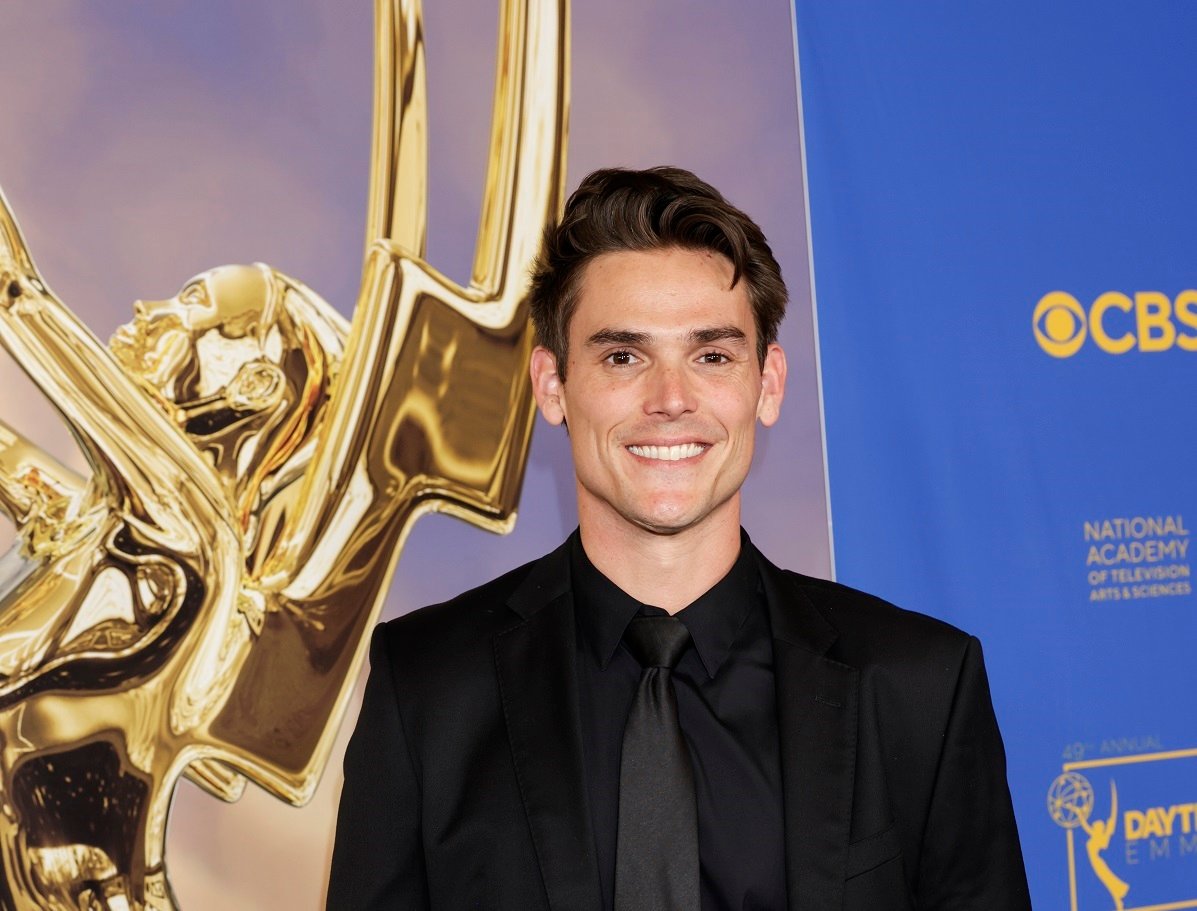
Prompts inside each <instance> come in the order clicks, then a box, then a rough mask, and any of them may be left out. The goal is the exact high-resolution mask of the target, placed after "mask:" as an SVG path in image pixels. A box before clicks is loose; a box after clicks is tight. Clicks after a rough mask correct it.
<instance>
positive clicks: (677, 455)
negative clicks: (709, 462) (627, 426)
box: [628, 443, 707, 462]
mask: <svg viewBox="0 0 1197 911" xmlns="http://www.w3.org/2000/svg"><path fill="white" fill-rule="evenodd" d="M706 448H707V447H706V446H704V445H703V444H702V443H678V444H677V445H676V446H636V445H633V446H629V447H628V452H630V453H631V454H632V455H638V456H640V457H641V458H642V459H657V460H658V461H661V462H678V461H680V460H682V459H692V458H694V456H697V455H702V454H703V452H705V451H706Z"/></svg>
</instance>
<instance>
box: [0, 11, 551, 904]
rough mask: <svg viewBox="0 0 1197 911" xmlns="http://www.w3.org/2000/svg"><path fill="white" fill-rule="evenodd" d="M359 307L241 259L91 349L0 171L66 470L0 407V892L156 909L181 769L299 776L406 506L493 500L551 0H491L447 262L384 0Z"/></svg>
mask: <svg viewBox="0 0 1197 911" xmlns="http://www.w3.org/2000/svg"><path fill="white" fill-rule="evenodd" d="M376 14H377V19H376V22H377V35H376V52H377V60H376V84H375V115H374V143H373V163H372V174H371V188H370V197H369V198H370V203H369V212H368V216H367V250H366V257H365V265H364V271H363V278H362V287H361V292H360V295H359V299H358V302H357V307H356V310H355V311H354V316H353V322H352V325H346V324H345V322H344V320H343V319H341V317H339V316H338V315H337V313H336V312H335V311H334V310H333V309H332V308H331V307H329V306H328V305H327V304H326V303H325V302H324V301H322V300H321V299H320V298H319V297H318V296H317V295H316V294H314V293H313V292H312V291H311V290H309V289H308V288H306V287H304V286H303V285H302V284H300V283H299V282H297V281H295V280H294V279H291V278H289V277H287V276H285V275H282V274H281V273H278V272H276V271H274V270H273V269H270V268H269V267H268V266H264V265H260V264H258V265H253V266H224V267H220V268H217V269H213V270H211V271H210V272H207V273H204V274H203V275H200V276H197V277H196V278H194V279H192V280H191V281H189V282H188V283H187V284H186V285H184V286H183V288H182V289H181V290H180V292H179V293H178V295H176V296H175V297H174V298H171V299H170V300H168V301H157V302H138V303H137V304H136V305H135V308H134V317H133V320H132V321H131V322H129V323H128V324H126V325H125V326H122V327H121V328H120V329H118V330H117V332H116V333H115V334H114V335H113V337H112V339H111V341H110V342H109V344H108V346H107V347H105V346H104V345H102V344H101V343H100V342H99V341H98V340H97V339H96V338H95V336H93V335H92V333H91V332H89V331H88V329H87V328H86V327H85V326H84V325H83V324H82V323H81V322H80V321H79V320H78V319H76V318H75V316H74V315H73V314H72V313H71V311H70V310H69V309H67V308H66V307H65V306H64V305H63V304H62V303H61V302H60V301H59V300H58V299H57V298H56V297H55V296H54V295H53V293H52V292H51V291H50V290H49V288H48V287H47V285H46V283H45V282H44V281H43V279H42V277H41V275H40V274H39V273H38V271H37V269H36V267H35V266H34V264H33V261H32V258H31V257H30V255H29V253H28V250H27V248H26V245H25V241H24V239H23V237H22V236H21V233H20V230H19V229H18V227H17V224H16V221H15V219H14V218H13V216H12V213H11V211H10V209H9V207H8V203H7V201H6V200H4V199H3V197H2V196H0V343H3V345H4V346H5V348H7V349H8V351H9V352H10V353H11V354H12V356H13V357H14V359H15V360H16V361H17V363H18V364H19V365H20V366H21V367H22V369H23V370H24V371H25V372H26V373H27V374H28V375H29V376H30V377H31V378H32V379H33V381H34V382H35V383H36V384H37V385H38V386H39V387H40V388H41V389H42V391H43V392H44V393H45V394H46V395H47V397H48V398H49V400H50V401H51V402H52V403H54V405H55V406H56V407H57V408H58V410H59V412H60V413H61V414H62V416H63V418H64V420H65V421H66V423H67V425H68V426H69V427H70V429H71V430H72V432H73V434H74V436H75V438H76V440H77V441H78V443H79V445H80V447H81V448H82V450H83V453H84V455H85V457H86V459H87V461H88V463H89V465H90V468H91V473H90V476H88V477H86V478H83V477H78V476H77V475H75V474H74V473H73V472H71V471H69V470H68V469H66V468H64V467H63V466H61V465H60V464H58V463H57V462H56V461H55V460H54V459H53V458H51V457H50V456H48V455H47V454H46V453H44V452H42V451H41V450H40V449H38V447H37V446H36V445H34V444H33V443H31V442H30V441H28V440H27V439H25V438H24V437H23V436H22V435H21V434H20V433H19V432H18V431H17V430H15V429H13V428H11V427H9V426H8V425H6V424H2V423H0V509H3V511H4V512H5V513H6V514H7V515H8V516H9V517H11V518H12V520H13V521H14V522H15V523H16V525H17V528H18V535H17V540H16V543H15V544H14V546H13V548H12V550H11V551H10V552H9V553H8V554H6V555H4V556H3V557H0V865H2V867H3V878H2V881H0V909H4V911H28V909H55V911H58V909H62V911H65V909H72V911H77V909H155V911H161V909H172V908H174V907H175V901H174V898H173V895H172V893H171V889H170V883H169V879H168V877H167V873H166V868H165V864H164V857H163V847H164V839H165V834H166V824H167V813H168V810H169V805H170V798H171V794H172V793H173V790H174V787H175V784H176V783H177V781H178V779H179V777H180V776H181V775H187V776H188V777H190V778H191V779H192V780H194V781H196V782H197V783H199V784H200V785H201V786H203V787H205V788H206V789H207V790H209V791H210V792H212V793H213V794H216V795H218V796H220V797H223V798H225V799H229V800H232V799H236V798H237V797H238V796H239V795H240V793H241V791H242V789H243V788H244V786H245V783H246V781H247V780H249V781H252V782H254V783H256V784H258V785H260V786H261V787H263V788H265V789H267V790H268V791H270V792H271V793H273V794H275V795H276V796H278V797H280V798H282V799H284V800H287V801H290V802H291V803H294V804H301V803H303V802H304V801H306V800H307V799H308V798H309V797H310V796H311V794H312V792H313V790H314V789H315V786H316V783H317V781H318V779H319V776H320V774H321V772H322V771H323V769H324V767H325V765H326V763H327V760H328V756H329V753H330V751H331V748H332V743H333V739H334V735H335V733H336V729H337V727H338V725H339V723H340V721H341V718H342V716H343V714H344V710H345V707H346V704H347V702H348V699H349V695H350V690H351V688H352V686H353V683H354V681H355V679H356V678H357V676H358V672H359V670H360V667H361V664H362V662H363V660H364V657H365V649H366V643H367V636H366V633H367V632H368V631H369V629H370V628H371V626H372V625H373V624H374V622H375V620H376V619H377V616H378V613H379V610H380V608H381V605H382V600H383V597H384V595H385V593H386V589H387V586H388V583H389V580H390V576H391V573H392V570H393V568H394V566H395V562H396V560H397V558H398V555H399V551H400V549H401V547H402V546H403V541H404V538H405V536H406V534H407V532H408V530H409V529H410V527H411V524H412V522H413V520H414V519H415V518H416V517H417V516H418V515H420V514H421V513H423V512H428V511H443V512H449V513H452V514H454V515H458V516H460V517H462V518H465V519H466V520H468V521H470V522H473V523H475V524H477V525H480V526H483V527H485V528H488V529H491V530H494V531H503V530H506V529H509V528H510V527H511V524H512V522H513V521H514V516H515V506H516V500H517V496H518V493H519V488H520V484H521V481H522V477H523V471H524V464H525V461H526V457H527V449H528V444H529V440H530V436H531V428H532V419H533V414H534V411H533V405H532V400H531V396H530V394H529V388H528V382H529V381H528V375H527V369H526V364H527V359H528V355H529V352H530V350H531V346H532V338H531V334H530V328H529V325H528V320H527V310H526V306H525V305H524V303H523V298H524V295H525V293H526V291H527V273H528V268H529V266H530V264H531V262H532V260H533V258H534V256H535V254H536V252H537V250H538V248H539V243H540V236H541V232H542V229H543V226H544V224H545V223H546V221H547V220H548V219H549V218H550V217H551V216H553V215H554V214H555V213H556V212H557V211H558V209H559V206H560V204H561V198H562V189H563V182H564V156H565V133H566V98H567V61H568V42H567V21H566V17H567V0H504V2H503V3H502V12H501V17H500V29H499V53H498V67H497V70H498V77H497V84H496V87H495V100H494V119H493V129H492V135H491V152H490V165H489V169H488V173H487V178H486V180H487V183H486V188H485V193H484V200H485V201H484V205H483V211H482V216H481V225H480V229H479V237H478V247H477V253H476V256H475V260H474V266H473V273H472V280H471V283H470V285H469V286H468V287H460V286H458V285H456V284H454V283H453V282H451V281H450V280H448V279H447V278H445V277H444V276H443V275H441V274H440V273H438V272H437V271H436V270H434V269H433V268H432V267H430V266H429V265H427V264H426V263H425V262H424V261H423V259H422V257H423V254H424V236H425V221H426V219H425V216H426V209H427V202H426V199H427V194H426V182H427V176H426V157H427V150H426V129H425V124H426V114H427V112H426V91H425V78H424V46H423V39H422V25H421V16H420V7H419V4H418V2H416V0H377V2H376Z"/></svg>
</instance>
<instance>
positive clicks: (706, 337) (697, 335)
mask: <svg viewBox="0 0 1197 911" xmlns="http://www.w3.org/2000/svg"><path fill="white" fill-rule="evenodd" d="M690 340H691V341H692V342H696V343H697V344H700V345H709V344H711V343H712V342H746V341H748V336H747V335H745V334H744V330H743V329H740V328H739V327H737V326H714V327H712V328H710V329H694V330H692V331H691V332H690Z"/></svg>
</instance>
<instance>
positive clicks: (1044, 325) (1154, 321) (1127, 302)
mask: <svg viewBox="0 0 1197 911" xmlns="http://www.w3.org/2000/svg"><path fill="white" fill-rule="evenodd" d="M1031 324H1032V326H1033V328H1034V330H1035V341H1037V342H1038V343H1039V347H1040V348H1042V349H1043V350H1044V351H1046V352H1047V353H1048V354H1050V355H1051V356H1052V357H1072V356H1073V355H1074V354H1076V353H1077V352H1078V351H1080V350H1081V346H1082V345H1083V344H1085V339H1086V337H1088V338H1091V339H1093V344H1095V345H1096V346H1097V347H1098V348H1100V349H1101V350H1102V351H1104V352H1106V353H1107V354H1126V353H1127V352H1128V351H1130V350H1132V349H1138V350H1139V351H1145V352H1154V351H1167V350H1168V349H1170V348H1173V347H1176V348H1180V349H1181V350H1183V351H1197V290H1188V291H1181V292H1180V294H1178V295H1176V300H1175V302H1173V301H1171V300H1169V299H1168V296H1167V295H1166V294H1161V293H1160V292H1159V291H1139V292H1137V293H1136V294H1135V296H1134V298H1133V299H1132V298H1130V297H1129V296H1127V295H1125V294H1123V293H1122V292H1121V291H1107V292H1106V293H1105V294H1103V295H1101V296H1100V297H1099V298H1097V300H1095V301H1094V302H1093V305H1092V306H1091V307H1089V309H1088V311H1086V310H1085V308H1084V307H1082V306H1081V304H1080V302H1079V301H1078V300H1077V299H1076V298H1075V297H1073V296H1072V295H1071V294H1069V293H1067V292H1066V291H1052V292H1051V293H1050V294H1045V295H1043V297H1042V298H1040V300H1039V303H1038V304H1036V305H1035V315H1034V316H1033V317H1032V320H1031ZM1185 329H1187V330H1190V331H1189V332H1187V333H1186V332H1185V331H1183V330H1185Z"/></svg>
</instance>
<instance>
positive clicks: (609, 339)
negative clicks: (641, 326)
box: [586, 329, 652, 348]
mask: <svg viewBox="0 0 1197 911" xmlns="http://www.w3.org/2000/svg"><path fill="white" fill-rule="evenodd" d="M651 339H652V336H651V335H649V334H648V333H647V332H633V331H632V330H631V329H600V330H599V331H598V332H595V333H594V334H593V335H591V336H590V338H588V339H586V344H587V346H588V347H591V348H601V347H602V346H603V345H643V344H646V343H647V342H649V341H650V340H651Z"/></svg>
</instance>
